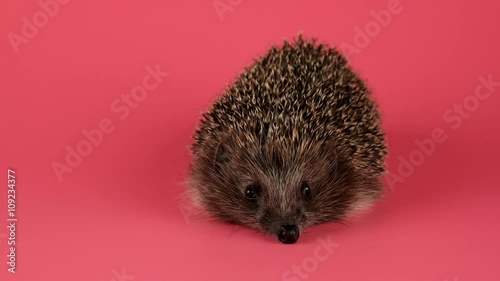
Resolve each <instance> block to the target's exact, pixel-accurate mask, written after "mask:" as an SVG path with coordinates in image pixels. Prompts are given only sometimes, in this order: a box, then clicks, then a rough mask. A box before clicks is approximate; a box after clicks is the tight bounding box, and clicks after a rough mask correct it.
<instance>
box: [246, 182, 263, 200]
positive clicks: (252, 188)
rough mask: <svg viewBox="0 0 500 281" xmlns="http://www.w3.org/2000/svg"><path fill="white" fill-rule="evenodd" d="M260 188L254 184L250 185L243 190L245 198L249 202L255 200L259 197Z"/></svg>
mask: <svg viewBox="0 0 500 281" xmlns="http://www.w3.org/2000/svg"><path fill="white" fill-rule="evenodd" d="M259 191H260V188H259V187H258V186H257V185H255V184H250V185H248V186H247V187H246V189H245V196H246V198H247V199H248V200H250V201H255V200H257V196H258V195H259Z"/></svg>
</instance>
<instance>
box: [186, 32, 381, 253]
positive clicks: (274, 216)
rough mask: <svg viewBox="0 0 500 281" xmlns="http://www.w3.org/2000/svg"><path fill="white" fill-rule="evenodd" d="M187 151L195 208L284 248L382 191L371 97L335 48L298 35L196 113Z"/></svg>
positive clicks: (378, 132) (377, 118)
mask: <svg viewBox="0 0 500 281" xmlns="http://www.w3.org/2000/svg"><path fill="white" fill-rule="evenodd" d="M190 149H191V155H192V162H191V163H190V166H189V173H188V179H187V182H188V189H187V192H188V196H189V197H190V198H191V199H192V201H193V203H194V205H195V206H198V207H199V208H201V209H202V210H203V211H205V213H206V214H208V215H209V217H211V218H214V219H216V220H218V221H222V222H225V223H229V224H236V225H240V226H243V227H247V228H251V229H254V230H257V231H258V232H260V233H263V234H266V235H271V236H272V237H275V238H276V239H277V240H279V241H280V242H282V243H285V244H292V243H295V242H296V241H297V240H298V238H299V236H300V234H301V233H302V232H303V231H304V229H307V228H309V227H311V226H317V225H320V224H324V223H327V222H342V221H344V220H345V219H346V218H349V217H350V216H351V215H352V214H356V213H357V212H360V211H363V210H366V209H368V208H369V207H370V206H371V205H372V204H373V203H374V201H375V200H376V199H378V198H379V197H380V196H381V194H382V190H383V187H382V185H381V182H380V178H381V175H382V174H383V173H384V171H385V164H384V159H385V156H386V154H387V152H386V141H385V135H384V132H383V130H382V128H381V123H380V112H379V110H378V106H377V104H376V103H375V100H374V99H373V98H372V97H371V92H370V91H369V89H368V88H367V86H366V85H365V83H364V82H363V80H362V79H361V78H359V77H358V75H357V74H356V73H355V72H354V70H353V69H352V68H351V67H350V66H349V65H348V62H347V59H346V58H345V57H344V56H343V55H342V54H341V53H340V52H339V51H338V50H337V49H336V48H335V47H334V46H330V45H328V44H326V43H318V41H317V39H315V38H313V39H307V38H304V37H303V36H302V35H300V36H299V37H296V38H294V39H293V40H291V41H287V40H285V41H284V42H283V44H282V45H281V46H278V45H273V46H272V47H270V48H269V49H268V51H267V52H266V53H265V54H264V55H261V56H259V57H258V58H256V59H254V60H253V63H252V64H251V65H249V66H247V67H245V68H244V69H243V71H242V72H241V73H240V74H239V75H238V77H237V78H236V79H235V81H233V82H232V84H230V85H228V86H227V88H226V90H225V91H224V93H223V94H222V95H220V96H218V97H217V98H216V99H215V101H214V102H213V104H212V106H211V107H210V108H208V109H207V110H206V111H205V112H204V113H203V114H202V117H201V120H200V122H199V124H198V126H197V127H196V129H195V132H194V136H193V143H192V144H191V146H190Z"/></svg>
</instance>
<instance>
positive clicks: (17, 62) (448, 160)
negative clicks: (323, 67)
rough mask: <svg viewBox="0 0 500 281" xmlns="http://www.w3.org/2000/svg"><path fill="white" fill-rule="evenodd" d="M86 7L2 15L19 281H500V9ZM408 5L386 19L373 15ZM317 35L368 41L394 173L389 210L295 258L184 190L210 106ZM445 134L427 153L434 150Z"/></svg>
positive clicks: (306, 242)
mask: <svg viewBox="0 0 500 281" xmlns="http://www.w3.org/2000/svg"><path fill="white" fill-rule="evenodd" d="M42 2H43V3H45V2H50V1H49V0H42ZM61 2H63V1H62V0H61ZM67 2H68V3H64V4H62V3H60V4H57V9H56V6H54V5H52V6H50V7H49V8H50V9H52V10H49V12H50V13H51V14H52V15H51V16H49V17H47V18H44V15H46V14H44V13H46V12H43V8H42V7H41V6H40V4H38V1H37V0H29V1H2V4H1V7H0V35H1V44H0V67H1V68H0V71H1V75H0V95H1V102H0V120H1V121H0V134H1V145H0V175H4V176H1V177H0V218H1V221H0V225H1V227H0V261H1V262H0V280H2V281H4V280H23V281H34V280H52V281H59V280H71V281H91V280H93V281H110V280H115V281H131V280H134V281H180V280H183V281H200V280H292V281H293V280H295V281H297V280H305V279H307V280H345V281H349V280H384V281H391V280H394V281H396V280H397V281H401V280H419V281H422V280H428V281H444V280H450V281H451V280H453V281H469V280H470V281H480V280H483V281H486V280H500V267H499V262H500V242H499V237H500V226H499V214H500V204H499V200H500V189H499V187H500V186H499V172H498V168H499V165H498V159H500V152H499V151H500V150H499V145H500V130H499V129H500V128H499V120H500V118H499V117H500V111H499V106H500V87H499V86H498V82H495V83H497V85H495V86H489V87H485V86H481V85H483V84H481V82H480V80H479V77H484V78H485V79H487V78H488V76H491V79H492V80H493V81H500V56H499V55H498V54H499V53H498V50H500V40H499V38H500V37H499V36H498V35H499V34H498V28H499V27H500V18H499V16H498V11H499V8H500V5H499V4H498V1H457V0H453V1H451V0H445V1H415V0H414V1H409V0H402V1H401V2H400V4H399V5H396V4H394V5H395V6H394V7H396V10H394V9H395V8H394V7H392V6H391V5H393V4H390V3H392V1H389V0H380V1H351V0H349V1H331V0H325V1H290V0H287V1H284V0H280V1H246V0H243V1H239V0H221V1H219V2H217V1H216V4H218V3H226V5H232V6H228V7H229V8H228V10H227V11H225V12H222V14H220V15H219V14H218V12H217V10H216V9H215V8H214V5H213V3H214V1H212V0H207V1H192V0H191V1H185V0H182V1H181V0H179V1H160V0H156V1H154V0H147V1H118V0H110V1H76V0H74V1H67ZM56 3H57V2H56ZM219 5H223V4H219ZM388 5H389V6H391V7H392V15H391V19H390V20H386V22H383V24H384V25H385V26H381V25H380V24H379V23H376V22H374V15H373V12H372V11H374V12H376V13H377V14H380V12H379V11H381V10H387V9H388V8H387V7H388ZM40 11H42V12H40ZM395 11H396V13H395ZM37 13H38V14H37ZM387 13H388V12H385V15H387ZM382 14H384V12H382ZM34 15H36V19H35V22H36V23H37V24H38V25H39V27H38V28H37V30H36V31H33V30H29V29H28V28H27V27H24V29H25V30H24V31H25V33H26V34H25V35H26V37H24V35H23V26H24V25H26V23H25V22H24V21H23V17H26V18H27V20H28V21H29V22H31V23H33V16H34ZM44 20H46V22H44ZM367 25H368V28H369V30H368V33H369V34H370V35H369V36H370V37H368V40H366V38H364V39H365V41H364V42H363V41H362V40H361V38H360V36H361V35H359V29H357V27H358V28H360V29H361V30H364V29H365V27H366V26H367ZM300 31H303V33H304V34H305V35H306V36H315V37H318V38H319V39H320V41H321V42H327V43H329V44H336V45H340V44H341V43H344V45H343V46H346V45H345V44H350V45H352V46H353V47H356V48H358V49H357V51H358V52H356V53H353V54H352V55H351V63H352V65H353V66H354V67H355V68H356V69H357V70H358V71H359V73H360V74H361V75H362V77H364V78H365V79H366V80H367V81H368V84H369V85H370V87H371V88H372V89H373V93H374V96H375V97H376V98H377V100H378V102H379V104H380V107H381V109H382V111H383V117H384V120H383V121H384V127H385V129H386V132H387V136H388V139H389V143H390V155H391V156H390V158H389V159H388V165H389V170H390V172H391V174H390V175H392V176H393V177H392V180H389V181H387V180H385V181H384V183H385V185H386V186H387V189H388V193H387V196H386V197H385V199H384V200H382V201H380V202H379V203H378V204H377V205H376V207H375V208H374V209H373V211H372V212H371V213H369V214H367V215H365V216H363V217H361V218H359V219H357V220H355V221H352V222H350V223H349V224H348V226H347V227H346V226H342V225H335V224H330V225H326V226H324V227H321V228H318V229H314V230H310V231H308V232H307V233H306V234H303V235H302V236H301V239H299V241H298V243H297V244H295V245H282V244H280V243H278V242H277V241H276V240H274V239H272V238H269V237H265V236H262V235H260V234H256V233H254V232H253V231H250V230H246V229H241V228H238V227H234V226H227V225H223V224H220V223H212V222H208V221H206V220H204V219H202V218H200V217H199V216H197V215H196V214H193V212H192V210H191V209H190V208H189V207H188V205H186V203H185V201H184V200H183V199H182V198H181V197H180V195H181V193H182V191H183V190H184V185H183V181H184V180H185V176H186V173H187V165H188V162H189V160H190V158H189V153H188V149H187V147H188V145H189V143H190V136H191V134H192V133H193V130H194V127H195V125H196V123H197V120H198V118H199V117H200V112H201V111H203V110H204V109H205V108H206V107H207V106H209V104H210V101H212V100H213V99H214V98H215V97H216V96H217V95H218V94H219V93H220V92H221V91H222V90H223V88H224V86H225V85H226V84H227V83H230V82H231V81H232V79H234V77H235V76H236V75H237V73H238V72H239V71H240V70H241V69H242V67H243V66H245V65H247V64H249V63H250V62H251V59H252V57H254V56H256V55H259V54H262V53H263V52H264V51H265V50H266V49H267V48H268V47H270V46H271V44H273V43H280V42H282V40H283V39H284V38H285V37H286V38H291V37H293V36H295V35H297V34H298V33H299V32H300ZM13 34H14V35H13ZM13 36H14V37H13ZM15 36H17V37H15ZM21 36H23V37H24V39H19V38H20V37H21ZM27 37H31V38H27ZM12 38H17V39H16V40H14V39H12ZM12 40H14V41H12ZM19 40H23V41H22V42H21V41H19ZM13 42H14V43H13ZM16 51H17V52H16ZM156 65H159V68H160V69H161V71H163V72H168V73H170V75H169V76H168V77H166V78H164V79H163V81H162V82H161V83H159V84H158V85H157V87H156V88H155V89H153V90H151V91H149V92H148V94H147V97H145V99H144V100H143V101H141V102H139V103H138V105H137V107H136V108H134V109H131V110H130V114H129V115H128V116H126V117H125V118H123V120H121V119H120V116H122V115H121V113H120V114H118V113H116V112H114V111H113V110H112V109H111V105H112V104H113V103H114V102H118V103H119V105H121V106H123V105H124V104H123V103H121V102H120V100H119V99H120V96H121V95H122V94H126V95H129V94H130V93H131V91H132V89H133V88H134V87H136V86H139V85H142V83H143V79H144V78H145V77H146V76H147V75H148V72H147V70H146V67H147V66H151V67H153V68H155V67H156ZM153 82H154V80H150V81H149V83H150V84H153ZM476 89H478V92H477V93H478V95H479V96H480V97H481V99H478V98H477V97H476V96H475V95H476ZM117 99H118V100H117ZM115 100H117V101H115ZM464 102H466V107H465V109H463V110H464V112H462V114H463V115H460V113H459V112H458V111H456V110H458V108H457V107H456V106H457V105H460V104H463V103H464ZM122 113H123V112H122ZM122 117H124V116H122ZM105 118H109V120H110V121H109V120H108V121H109V122H111V123H112V126H114V127H113V128H114V130H113V131H112V132H110V133H106V134H104V137H103V140H102V142H101V143H99V144H98V145H97V146H93V148H92V151H91V152H90V154H89V155H88V156H85V157H83V160H82V161H81V163H80V164H79V165H77V166H76V167H74V168H73V170H72V172H67V173H64V174H63V175H62V181H59V180H58V178H57V176H56V173H54V171H53V168H52V164H53V163H54V161H57V162H60V163H66V162H65V157H66V154H67V151H66V149H65V148H66V146H69V147H71V148H73V149H75V148H76V147H77V145H78V144H79V143H81V142H83V141H85V140H86V138H85V136H84V135H83V134H82V131H83V130H94V129H96V128H99V123H100V122H101V120H103V119H105ZM105 120H106V119H105ZM435 130H437V132H438V133H439V132H441V136H440V137H439V138H437V140H438V141H439V143H438V142H436V141H427V142H426V143H427V148H428V149H431V148H432V146H433V145H435V148H434V149H432V150H431V151H425V152H427V154H423V152H422V151H421V150H422V149H421V148H419V146H418V145H417V142H418V141H423V140H424V139H428V138H430V137H432V136H433V131H435ZM430 142H432V143H433V144H430ZM407 161H411V162H407ZM412 163H413V164H412ZM402 165H406V166H405V167H403V166H402ZM7 168H14V169H15V170H16V176H17V196H18V197H17V217H18V222H17V224H18V226H17V233H16V234H17V236H16V239H17V240H16V241H17V252H16V254H17V267H16V272H17V273H16V274H11V273H8V272H7V264H6V262H7V254H8V250H7V246H8V245H7V235H8V233H7V229H6V227H5V226H6V225H7V222H6V219H7V203H6V202H7V176H6V174H7ZM318 239H323V240H325V241H326V240H328V239H329V240H330V241H332V242H334V243H336V244H337V245H336V246H337V247H336V248H335V249H333V250H332V252H331V253H328V252H327V251H326V250H325V249H323V248H321V247H322V246H321V245H322V244H321V243H320V242H318ZM318 251H320V252H318ZM315 254H317V255H315ZM299 267H300V269H298V268H299ZM122 270H123V271H122ZM299 270H300V272H298V271H299ZM122 274H125V276H122Z"/></svg>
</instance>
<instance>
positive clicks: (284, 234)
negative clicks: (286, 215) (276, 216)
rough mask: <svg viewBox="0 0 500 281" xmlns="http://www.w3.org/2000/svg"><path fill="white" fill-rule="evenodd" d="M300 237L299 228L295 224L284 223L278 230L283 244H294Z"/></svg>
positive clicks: (279, 238)
mask: <svg viewBox="0 0 500 281" xmlns="http://www.w3.org/2000/svg"><path fill="white" fill-rule="evenodd" d="M298 239H299V228H298V227H297V226H296V225H295V224H283V225H281V226H280V228H279V230H278V240H279V241H280V242H281V243H283V244H293V243H295V242H297V240H298Z"/></svg>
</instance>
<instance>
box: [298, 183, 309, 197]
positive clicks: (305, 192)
mask: <svg viewBox="0 0 500 281" xmlns="http://www.w3.org/2000/svg"><path fill="white" fill-rule="evenodd" d="M300 192H301V193H302V197H304V198H305V199H309V198H310V197H311V188H310V187H309V183H308V182H306V181H305V182H303V183H302V186H301V187H300Z"/></svg>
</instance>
